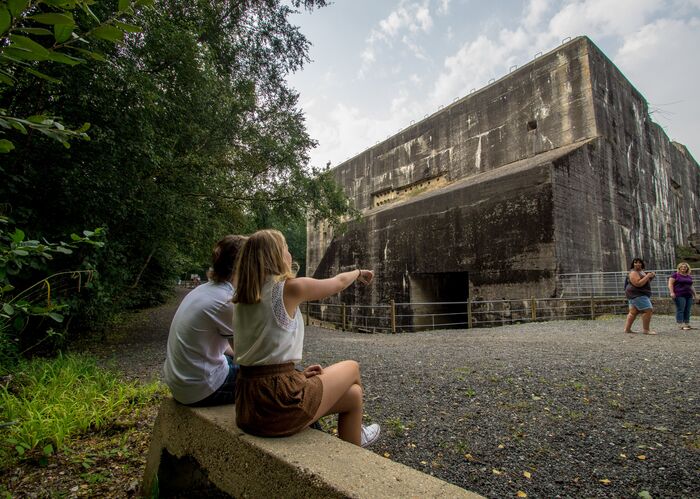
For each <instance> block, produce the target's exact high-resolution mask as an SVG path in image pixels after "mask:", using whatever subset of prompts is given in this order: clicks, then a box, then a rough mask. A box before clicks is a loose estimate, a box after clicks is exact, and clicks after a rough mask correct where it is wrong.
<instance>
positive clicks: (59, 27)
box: [53, 24, 75, 43]
mask: <svg viewBox="0 0 700 499" xmlns="http://www.w3.org/2000/svg"><path fill="white" fill-rule="evenodd" d="M74 29H75V24H56V25H54V27H53V36H54V38H55V39H56V41H57V42H58V43H63V42H65V41H68V40H69V39H70V37H71V35H72V34H73V30H74Z"/></svg>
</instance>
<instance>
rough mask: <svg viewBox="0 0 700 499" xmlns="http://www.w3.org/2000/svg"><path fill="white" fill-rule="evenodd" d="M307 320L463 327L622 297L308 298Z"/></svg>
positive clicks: (608, 309) (608, 305)
mask: <svg viewBox="0 0 700 499" xmlns="http://www.w3.org/2000/svg"><path fill="white" fill-rule="evenodd" d="M302 312H303V313H304V318H305V321H306V323H307V324H316V325H322V326H325V327H332V328H335V329H342V330H354V331H359V332H366V333H402V332H412V331H424V330H433V329H468V328H474V327H494V326H504V325H507V324H518V323H526V322H536V321H547V320H563V319H595V318H597V317H600V316H604V315H623V314H626V313H627V302H626V301H625V299H624V297H613V298H601V297H585V298H583V297H578V298H531V299H524V300H483V301H466V302H422V303H394V302H390V303H389V304H386V305H348V304H334V303H319V302H309V303H306V304H305V305H304V308H303V309H302Z"/></svg>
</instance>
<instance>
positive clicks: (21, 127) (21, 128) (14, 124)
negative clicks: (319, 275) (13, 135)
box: [10, 121, 27, 135]
mask: <svg viewBox="0 0 700 499" xmlns="http://www.w3.org/2000/svg"><path fill="white" fill-rule="evenodd" d="M10 124H11V125H12V128H14V129H15V130H17V131H18V132H20V133H21V134H22V135H27V129H26V128H25V127H24V125H23V124H22V123H20V122H19V121H12V122H11V123H10Z"/></svg>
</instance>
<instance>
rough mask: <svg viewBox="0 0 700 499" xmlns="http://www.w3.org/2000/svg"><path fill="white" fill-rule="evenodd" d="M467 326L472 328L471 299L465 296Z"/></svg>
mask: <svg viewBox="0 0 700 499" xmlns="http://www.w3.org/2000/svg"><path fill="white" fill-rule="evenodd" d="M467 327H468V328H469V329H471V328H472V299H471V298H467Z"/></svg>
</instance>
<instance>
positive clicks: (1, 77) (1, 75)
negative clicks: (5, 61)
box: [0, 71, 15, 86]
mask: <svg viewBox="0 0 700 499" xmlns="http://www.w3.org/2000/svg"><path fill="white" fill-rule="evenodd" d="M0 82H2V83H4V84H5V85H9V86H13V85H14V84H15V80H13V79H12V76H10V75H9V74H7V73H5V72H4V71H0Z"/></svg>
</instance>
